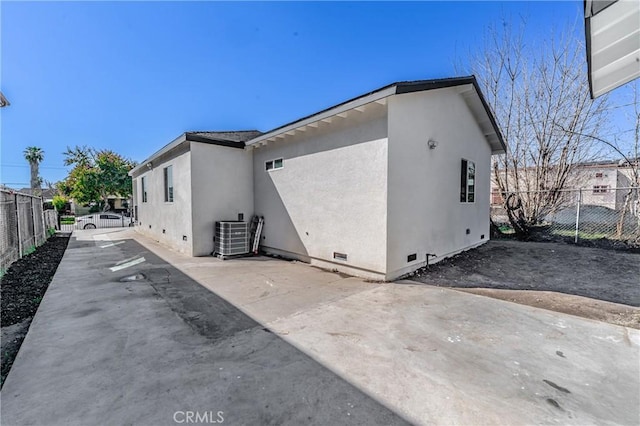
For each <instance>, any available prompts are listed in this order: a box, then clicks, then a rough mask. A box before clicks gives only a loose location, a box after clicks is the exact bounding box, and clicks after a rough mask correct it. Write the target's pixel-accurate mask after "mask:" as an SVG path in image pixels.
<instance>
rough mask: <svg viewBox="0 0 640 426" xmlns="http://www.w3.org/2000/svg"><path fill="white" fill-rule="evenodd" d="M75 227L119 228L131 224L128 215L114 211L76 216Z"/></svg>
mask: <svg viewBox="0 0 640 426" xmlns="http://www.w3.org/2000/svg"><path fill="white" fill-rule="evenodd" d="M75 226H76V229H96V228H121V227H125V226H133V221H132V220H131V218H130V217H126V216H123V215H120V214H115V213H93V214H90V215H86V216H80V217H77V218H76V225H75Z"/></svg>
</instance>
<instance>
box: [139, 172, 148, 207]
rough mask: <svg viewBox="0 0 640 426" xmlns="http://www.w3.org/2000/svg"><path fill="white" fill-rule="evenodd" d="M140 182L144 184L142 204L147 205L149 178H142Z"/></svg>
mask: <svg viewBox="0 0 640 426" xmlns="http://www.w3.org/2000/svg"><path fill="white" fill-rule="evenodd" d="M140 182H141V183H142V191H140V192H142V202H143V203H146V202H147V178H146V177H144V176H142V179H140Z"/></svg>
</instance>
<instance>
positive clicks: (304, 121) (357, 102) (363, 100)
mask: <svg viewBox="0 0 640 426" xmlns="http://www.w3.org/2000/svg"><path fill="white" fill-rule="evenodd" d="M393 94H395V84H392V85H389V86H385V87H383V88H382V89H379V90H376V91H375V92H371V93H367V94H365V95H362V96H359V97H357V98H354V99H350V100H348V101H346V102H343V103H341V104H338V105H336V106H333V107H330V108H327V109H325V110H322V111H320V112H317V113H315V114H311V115H308V116H306V117H303V118H301V119H299V120H296V121H294V122H292V123H289V124H285V125H284V126H281V127H277V128H275V129H273V130H270V131H268V132H266V133H264V134H262V135H260V136H258V137H257V138H254V139H251V140H250V141H247V143H246V144H247V146H250V145H253V144H256V143H258V142H260V141H263V140H265V139H269V138H272V137H275V136H278V135H280V134H283V133H286V132H290V131H292V130H295V129H297V128H299V127H303V126H306V125H308V124H310V123H314V122H316V121H320V120H322V119H325V118H328V117H331V116H334V115H337V114H340V113H343V112H345V111H349V110H351V109H354V108H357V107H359V106H362V105H365V104H368V103H371V102H375V101H377V100H380V99H382V98H386V97H388V96H391V95H393Z"/></svg>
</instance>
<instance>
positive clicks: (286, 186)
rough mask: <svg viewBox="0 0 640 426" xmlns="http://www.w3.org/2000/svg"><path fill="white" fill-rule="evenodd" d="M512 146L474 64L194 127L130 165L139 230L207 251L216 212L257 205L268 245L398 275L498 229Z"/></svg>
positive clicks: (236, 213)
mask: <svg viewBox="0 0 640 426" xmlns="http://www.w3.org/2000/svg"><path fill="white" fill-rule="evenodd" d="M505 149H506V148H505V145H504V142H503V140H502V136H501V134H500V131H499V129H498V127H497V125H496V122H495V119H494V117H493V116H492V114H491V112H490V110H489V108H488V106H487V104H486V102H485V101H484V98H483V96H482V94H481V92H480V89H479V87H478V84H477V82H476V80H475V78H474V77H462V78H451V79H440V80H423V81H413V82H401V83H394V84H391V85H389V86H385V87H383V88H381V89H378V90H376V91H374V92H371V93H368V94H365V95H362V96H360V97H357V98H355V99H351V100H349V101H346V102H344V103H341V104H339V105H336V106H333V107H330V108H328V109H325V110H323V111H320V112H318V113H315V114H312V115H310V116H307V117H304V118H302V119H300V120H297V121H295V122H292V123H289V124H286V125H284V126H281V127H278V128H277V129H274V130H271V131H269V132H266V133H264V134H261V133H260V132H257V131H245V132H191V133H185V134H183V135H181V136H180V137H178V138H177V139H175V140H174V141H173V142H171V143H170V144H168V145H166V146H165V147H164V148H162V149H161V150H159V151H158V152H156V153H155V154H153V155H152V156H151V157H150V158H149V159H147V160H145V161H144V162H142V163H141V164H140V165H139V166H137V167H136V168H134V169H133V170H132V171H131V172H130V175H131V176H132V177H133V182H134V196H133V200H134V205H135V212H136V219H137V227H136V229H137V230H139V231H140V232H142V233H145V234H147V235H149V236H151V237H153V238H155V239H158V240H159V241H162V242H164V243H166V244H168V245H170V246H172V247H173V248H175V249H176V250H179V251H181V252H184V253H186V254H188V255H192V256H204V255H209V254H211V253H212V251H213V236H214V223H215V222H216V221H222V220H238V219H240V220H250V218H251V216H252V215H254V214H255V215H260V216H263V217H264V219H265V226H264V232H263V237H262V240H261V248H262V249H263V250H264V251H266V252H268V253H271V254H279V255H282V256H285V257H288V258H294V259H299V260H302V261H305V262H309V263H311V264H313V265H317V266H320V267H323V268H328V269H334V270H338V271H342V272H346V273H350V274H353V275H358V276H363V277H368V278H372V279H380V280H391V279H394V278H397V277H399V276H401V275H403V274H406V273H408V272H411V271H413V270H415V269H417V268H419V267H422V266H424V265H425V264H426V263H427V260H429V261H430V262H434V261H438V260H440V259H442V258H444V257H447V256H450V255H452V254H455V253H458V252H460V251H462V250H466V249H469V248H472V247H475V246H477V245H480V244H482V243H484V242H486V241H487V240H488V239H489V195H490V165H491V155H492V154H497V153H503V152H504V151H505ZM433 255H435V256H436V257H435V258H434V257H432V256H433ZM427 258H429V259H427Z"/></svg>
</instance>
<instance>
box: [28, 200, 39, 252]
mask: <svg viewBox="0 0 640 426" xmlns="http://www.w3.org/2000/svg"><path fill="white" fill-rule="evenodd" d="M33 200H34V198H33V197H31V202H30V203H29V205H30V206H31V223H32V225H33V226H32V228H33V245H34V246H35V247H38V235H37V234H36V207H35V206H34V205H33Z"/></svg>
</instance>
